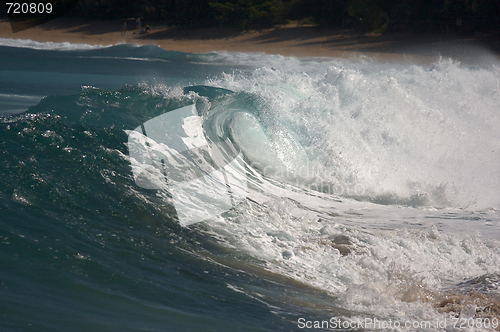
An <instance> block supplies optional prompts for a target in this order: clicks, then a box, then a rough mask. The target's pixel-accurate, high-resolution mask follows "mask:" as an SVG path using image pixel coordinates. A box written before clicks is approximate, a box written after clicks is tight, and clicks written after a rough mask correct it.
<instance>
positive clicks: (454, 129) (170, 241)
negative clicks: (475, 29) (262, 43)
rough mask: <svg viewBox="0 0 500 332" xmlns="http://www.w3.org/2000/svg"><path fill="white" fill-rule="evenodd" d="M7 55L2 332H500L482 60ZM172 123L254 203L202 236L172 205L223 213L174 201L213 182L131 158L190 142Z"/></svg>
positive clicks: (499, 95) (141, 49)
mask: <svg viewBox="0 0 500 332" xmlns="http://www.w3.org/2000/svg"><path fill="white" fill-rule="evenodd" d="M0 45H1V46H0V49H1V52H0V58H1V60H2V61H1V62H0V63H1V65H0V135H1V136H0V144H1V145H2V149H1V151H2V166H1V167H0V171H1V172H2V173H1V177H2V179H3V182H4V185H3V186H2V187H1V189H0V210H1V213H0V246H1V247H2V250H1V251H0V252H1V254H0V261H1V265H2V266H3V267H2V269H1V270H0V282H1V288H0V293H1V294H2V295H1V296H2V298H3V299H5V300H3V301H2V303H1V304H0V312H1V313H2V315H3V316H2V320H1V322H0V327H1V329H2V330H5V331H17V330H33V331H38V330H47V331H66V330H72V331H80V330H81V331H86V330H89V329H91V328H92V329H96V330H108V331H109V330H120V331H121V330H124V331H143V330H152V331H195V330H196V331H234V330H242V331H330V330H340V331H349V330H366V331H372V330H384V331H385V330H390V331H427V330H428V331H457V330H465V331H489V330H499V329H500V327H499V326H500V321H499V320H500V210H499V209H500V190H499V189H500V130H499V129H498V128H500V113H499V112H500V67H499V65H500V62H499V61H498V59H497V58H496V57H494V56H493V55H490V54H488V53H487V51H482V50H481V51H478V52H480V53H482V54H483V55H484V57H481V58H480V59H481V60H478V61H476V62H474V61H461V60H460V59H456V58H441V57H436V58H433V59H431V61H429V62H428V63H426V64H422V63H419V64H417V63H413V62H411V61H409V60H408V61H402V62H398V63H383V62H380V61H376V60H374V59H372V58H370V57H368V56H360V57H357V58H349V59H344V58H314V57H311V58H294V57H283V56H278V55H266V54H257V53H247V54H245V53H226V52H220V53H207V54H188V53H181V52H172V51H165V50H162V49H160V48H159V47H157V46H154V45H147V46H138V45H130V44H126V45H115V46H90V45H76V44H67V43H64V44H56V43H37V42H32V41H17V40H12V39H9V40H7V39H0ZM484 59H488V61H484ZM178 110H184V111H185V112H191V113H189V114H188V115H189V116H191V117H192V118H190V119H191V120H192V121H191V122H190V123H191V124H193V125H197V124H199V126H201V127H200V128H202V129H203V131H199V132H198V131H196V133H194V134H193V135H194V136H193V137H196V140H191V141H186V140H184V143H185V144H195V143H196V142H198V143H199V142H202V143H203V144H211V143H214V142H215V143H214V144H219V145H218V146H222V145H223V144H226V145H224V146H229V148H227V150H226V151H223V154H224V156H225V157H227V155H226V154H225V153H227V154H228V155H230V158H229V157H227V158H228V160H227V161H225V164H224V165H226V164H228V165H229V166H231V165H232V167H233V170H237V173H238V174H240V175H241V177H239V178H238V181H239V182H238V183H239V184H241V183H244V184H245V186H244V190H242V188H236V189H235V187H231V188H229V187H230V186H229V185H227V186H228V188H229V189H227V190H228V193H229V194H230V196H231V204H229V203H228V204H229V205H227V204H226V205H227V206H228V207H227V209H226V208H223V209H222V210H223V211H221V212H220V213H217V214H216V215H213V216H209V217H206V219H204V218H205V217H204V218H201V219H203V220H201V219H200V221H197V222H193V223H185V222H183V220H186V219H185V218H187V217H189V216H192V215H190V214H189V213H187V214H186V216H187V217H184V216H183V215H182V213H183V212H181V210H180V208H179V206H180V205H179V201H182V202H181V203H182V204H184V205H182V206H187V207H192V208H193V207H194V206H200V204H205V203H206V204H207V205H206V206H205V205H201V206H203V209H210V207H209V206H210V204H212V203H211V202H210V201H209V199H208V198H206V199H204V200H203V201H202V202H201V203H200V201H197V199H199V197H201V196H199V197H198V196H197V195H198V194H199V192H200V191H202V190H205V189H203V188H204V187H202V186H201V185H200V184H197V186H198V187H194V188H195V189H196V190H194V191H193V192H192V194H190V195H184V196H181V195H178V194H177V193H178V191H177V190H178V189H175V188H181V186H180V185H179V187H174V185H173V183H174V182H173V181H177V180H178V181H179V183H180V182H182V183H184V184H183V186H184V187H182V188H183V190H188V189H186V188H187V187H186V186H188V187H189V183H191V185H190V186H191V188H190V189H189V190H193V189H192V188H193V187H192V186H193V183H194V182H189V181H191V180H192V179H194V178H195V177H196V176H199V175H196V176H195V175H192V174H191V175H190V173H189V171H187V170H186V169H187V168H186V167H185V164H184V165H183V164H182V163H181V162H178V164H177V163H176V162H174V161H172V160H173V159H167V158H166V157H164V156H165V155H167V153H166V152H165V151H166V150H168V149H169V147H165V146H164V145H162V144H161V142H160V141H158V140H157V142H154V141H148V142H147V143H146V141H144V151H147V153H146V152H144V153H143V157H144V158H145V160H146V159H147V160H149V159H148V158H151V159H154V158H153V156H160V155H161V156H162V157H158V158H159V159H158V160H160V159H161V158H164V159H163V166H162V169H161V170H162V171H161V172H160V173H158V172H157V173H154V172H152V173H141V172H143V171H144V169H143V168H141V167H142V166H144V165H142V166H141V164H140V162H138V160H139V159H140V157H139V155H140V153H135V154H134V148H135V147H136V146H135V145H134V144H135V143H134V142H136V141H137V140H138V141H140V140H141V139H143V138H142V137H146V131H149V130H150V128H153V127H152V126H149V125H148V121H152V120H154V119H167V120H165V122H164V123H163V125H164V126H165V128H167V129H168V130H167V129H165V132H166V135H167V136H168V133H173V132H175V130H178V129H179V126H176V125H175V123H174V122H169V121H171V119H173V114H175V112H179V111H178ZM169 114H170V115H172V117H170V118H169ZM186 114H187V113H186ZM149 123H152V122H149ZM141 128H142V129H141ZM155 128H160V127H155ZM183 128H184V127H183ZM193 128H194V127H193ZM184 129H185V130H186V131H189V130H190V128H189V127H185V128H184ZM151 130H152V129H151ZM193 130H194V129H193ZM193 130H191V131H193ZM141 135H142V136H141ZM131 137H132V138H131ZM151 137H153V135H150V138H151ZM171 142H173V141H171ZM186 142H187V143H186ZM207 142H208V143H207ZM170 147H172V146H170ZM141 151H142V150H141ZM169 151H170V150H169ZM211 151H213V149H212V150H211ZM228 151H231V152H228ZM139 152H140V151H139ZM203 153H204V152H203V151H202V152H201V154H203ZM236 156H238V157H236ZM167 157H168V156H167ZM191 157H192V158H193V160H195V159H196V156H191ZM198 157H199V156H198ZM235 158H236V159H235ZM233 159H234V160H237V161H238V162H237V163H233V164H231V160H233ZM165 160H166V161H167V165H166V166H165V162H164V161H165ZM168 160H170V162H168ZM177 161H178V160H177ZM146 166H147V165H146ZM212 166H213V165H212ZM207 167H208V166H207ZM216 169H217V170H218V171H219V168H217V167H216ZM144 174H146V175H144ZM224 174H226V173H224ZM227 174H229V175H225V176H226V178H225V180H226V182H227V178H228V176H229V180H231V176H232V175H231V173H230V171H228V173H227ZM176 176H177V177H179V178H176ZM176 179H177V180H176ZM179 179H180V180H179ZM221 179H222V178H221ZM188 180H189V181H188ZM141 181H142V182H141ZM169 181H170V182H169ZM221 181H222V180H221ZM214 188H215V187H214ZM217 188H222V189H217V190H215V189H214V190H213V191H212V192H211V195H212V196H213V197H216V196H214V195H217V194H218V193H217V192H219V193H220V192H222V194H224V193H225V190H226V187H225V186H224V185H222V186H221V187H217ZM206 190H208V189H206ZM238 190H239V191H238ZM208 192H210V190H208ZM222 194H221V195H222ZM176 195H177V196H176ZM237 195H239V198H238V199H236V197H237ZM214 204H215V203H214ZM189 211H193V210H189ZM214 211H215V210H214ZM216 211H219V210H216ZM61 317H63V318H61ZM377 322H378V323H377Z"/></svg>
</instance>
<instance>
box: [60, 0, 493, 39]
mask: <svg viewBox="0 0 500 332" xmlns="http://www.w3.org/2000/svg"><path fill="white" fill-rule="evenodd" d="M75 1H78V0H54V1H53V2H68V3H70V2H75ZM71 15H73V16H78V17H83V18H93V19H123V18H133V17H141V18H142V19H143V21H146V22H148V23H158V24H165V25H167V26H184V27H188V28H200V27H212V26H229V27H236V28H240V29H250V28H263V27H270V26H273V25H276V24H286V23H288V22H290V21H298V22H299V23H304V24H305V23H310V24H316V25H320V26H332V27H339V28H358V29H362V30H365V31H376V32H389V31H412V32H458V33H463V34H467V33H473V32H479V31H484V32H500V0H80V1H78V4H77V5H76V7H74V8H73V10H72V11H71Z"/></svg>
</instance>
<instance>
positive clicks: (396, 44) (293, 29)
mask: <svg viewBox="0 0 500 332" xmlns="http://www.w3.org/2000/svg"><path fill="white" fill-rule="evenodd" d="M123 22H124V21H123V20H114V21H91V22H89V21H83V20H75V19H68V18H60V19H57V20H54V21H50V22H48V23H46V24H44V25H41V26H38V27H35V28H31V29H28V30H24V31H20V32H17V33H12V30H11V27H10V24H9V22H8V20H2V21H0V38H13V39H30V40H33V41H39V42H48V41H50V42H59V43H61V42H69V43H84V44H90V45H115V44H125V43H133V44H139V45H146V44H156V45H158V46H160V47H162V48H163V49H166V50H172V51H181V52H190V53H207V52H217V51H228V52H262V53H267V54H280V55H283V56H295V57H361V56H366V57H370V58H374V59H376V60H379V61H384V62H391V61H398V62H400V61H414V62H424V63H425V62H430V61H434V60H435V59H436V57H438V56H444V57H453V58H461V57H462V58H464V59H466V60H467V59H470V60H471V61H473V60H474V58H475V57H476V53H478V52H480V53H488V54H491V55H492V56H496V57H497V58H498V57H499V55H500V36H498V35H496V36H495V35H487V34H481V35H474V36H457V35H452V34H450V35H413V34H409V33H405V34H402V33H398V34H387V35H375V34H366V33H361V32H356V31H352V30H339V29H328V28H319V27H309V26H296V25H287V26H283V27H277V28H273V29H261V30H248V31H239V30H236V29H231V28H205V29H194V30H187V29H179V28H172V27H162V26H151V32H150V33H143V34H139V33H138V32H136V31H135V30H134V28H135V21H134V20H133V19H129V20H128V21H127V26H128V30H127V31H126V33H125V34H122V31H121V30H122V26H123Z"/></svg>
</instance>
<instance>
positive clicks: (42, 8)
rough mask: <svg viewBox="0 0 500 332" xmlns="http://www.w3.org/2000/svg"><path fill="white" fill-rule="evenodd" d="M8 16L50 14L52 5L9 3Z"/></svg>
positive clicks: (48, 3)
mask: <svg viewBox="0 0 500 332" xmlns="http://www.w3.org/2000/svg"><path fill="white" fill-rule="evenodd" d="M6 5H7V6H8V8H7V14H11V13H12V14H50V13H52V4H51V3H50V2H47V3H42V2H40V3H35V2H33V3H27V2H24V3H19V2H7V3H6Z"/></svg>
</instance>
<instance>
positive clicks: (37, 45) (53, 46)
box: [0, 38, 113, 51]
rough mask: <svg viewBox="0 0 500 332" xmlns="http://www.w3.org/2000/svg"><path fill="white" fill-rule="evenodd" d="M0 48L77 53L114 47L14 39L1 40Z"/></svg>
mask: <svg viewBox="0 0 500 332" xmlns="http://www.w3.org/2000/svg"><path fill="white" fill-rule="evenodd" d="M0 46H9V47H20V48H32V49H35V50H53V51H76V50H93V49H99V48H106V47H110V46H113V45H89V44H72V43H68V42H64V43H54V42H37V41H33V40H31V39H13V38H0Z"/></svg>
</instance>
